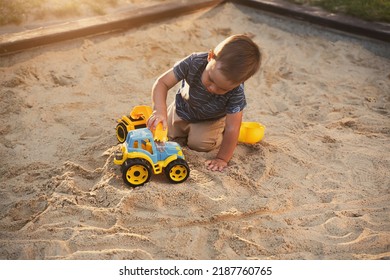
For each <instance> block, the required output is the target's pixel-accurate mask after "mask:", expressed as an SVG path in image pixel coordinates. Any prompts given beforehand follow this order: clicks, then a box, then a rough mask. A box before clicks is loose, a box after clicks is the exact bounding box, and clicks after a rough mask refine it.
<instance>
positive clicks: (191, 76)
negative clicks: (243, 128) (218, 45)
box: [173, 53, 246, 122]
mask: <svg viewBox="0 0 390 280" xmlns="http://www.w3.org/2000/svg"><path fill="white" fill-rule="evenodd" d="M207 55H208V54H207V53H193V54H191V55H189V56H188V57H186V58H184V59H183V60H181V61H179V62H177V63H176V64H175V66H174V67H173V72H174V74H175V76H176V78H177V79H178V80H179V81H181V88H180V89H179V90H178V92H177V94H176V113H177V115H178V116H179V117H180V118H182V119H183V120H186V121H188V122H199V121H205V120H216V119H220V118H222V117H224V116H226V114H234V113H238V112H240V111H242V110H243V109H244V108H245V106H246V100H245V94H244V84H241V85H239V86H238V87H236V88H234V89H233V90H231V91H229V92H227V93H226V94H223V95H217V94H212V93H210V92H208V91H207V89H206V88H205V86H204V85H203V83H202V80H201V78H202V73H203V71H204V69H205V68H206V65H207Z"/></svg>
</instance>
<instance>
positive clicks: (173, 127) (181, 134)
mask: <svg viewBox="0 0 390 280" xmlns="http://www.w3.org/2000/svg"><path fill="white" fill-rule="evenodd" d="M167 111H168V120H167V122H168V138H169V139H170V140H174V141H177V140H178V139H179V142H183V141H184V143H183V144H186V142H187V141H186V139H187V136H188V133H189V130H190V127H189V123H188V122H186V121H184V120H183V119H181V118H180V117H179V116H178V115H177V114H176V106H175V102H173V103H172V104H171V105H169V107H168V110H167Z"/></svg>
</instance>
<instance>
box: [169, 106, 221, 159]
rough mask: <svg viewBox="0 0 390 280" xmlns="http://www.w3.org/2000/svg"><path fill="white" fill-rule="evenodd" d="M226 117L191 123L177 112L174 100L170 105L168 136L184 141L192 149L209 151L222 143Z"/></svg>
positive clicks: (171, 138) (174, 139)
mask: <svg viewBox="0 0 390 280" xmlns="http://www.w3.org/2000/svg"><path fill="white" fill-rule="evenodd" d="M225 119H226V118H225V117H223V118H221V119H218V120H215V121H204V122H196V123H190V122H187V121H185V120H183V119H181V118H180V117H179V116H178V115H177V114H176V105H175V102H173V103H172V104H171V105H169V107H168V138H169V139H170V140H173V141H178V142H179V143H181V142H183V141H184V144H186V145H187V146H188V147H189V148H190V149H192V150H195V151H199V152H208V151H211V150H213V149H216V148H218V147H219V146H220V145H221V142H222V138H223V131H224V129H225Z"/></svg>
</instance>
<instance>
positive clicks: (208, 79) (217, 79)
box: [202, 58, 240, 95]
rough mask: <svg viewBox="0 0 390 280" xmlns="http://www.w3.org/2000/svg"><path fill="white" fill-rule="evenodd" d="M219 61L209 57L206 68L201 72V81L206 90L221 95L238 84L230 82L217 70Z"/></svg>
mask: <svg viewBox="0 0 390 280" xmlns="http://www.w3.org/2000/svg"><path fill="white" fill-rule="evenodd" d="M220 63H221V62H218V61H216V60H215V59H213V58H210V59H209V62H208V63H207V66H206V69H205V70H204V71H203V73H202V83H203V85H204V86H205V88H206V89H207V91H208V92H210V93H213V94H219V95H223V94H225V93H227V92H229V91H231V90H232V89H234V88H236V87H237V86H239V85H240V83H238V84H237V83H232V82H231V81H229V80H228V79H226V78H225V76H224V75H223V74H222V72H221V71H220V70H219V66H220Z"/></svg>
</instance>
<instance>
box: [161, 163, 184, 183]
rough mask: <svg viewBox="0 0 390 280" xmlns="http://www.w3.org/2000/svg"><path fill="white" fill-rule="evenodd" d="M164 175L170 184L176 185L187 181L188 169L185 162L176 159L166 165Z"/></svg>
mask: <svg viewBox="0 0 390 280" xmlns="http://www.w3.org/2000/svg"><path fill="white" fill-rule="evenodd" d="M165 175H166V176H167V178H168V179H169V181H170V182H171V183H174V184H178V183H181V182H184V181H185V180H187V178H188V176H189V175H190V168H189V167H188V164H187V162H186V161H185V160H183V159H180V158H178V159H176V160H174V161H172V162H170V163H169V164H168V165H167V167H166V168H165Z"/></svg>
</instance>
